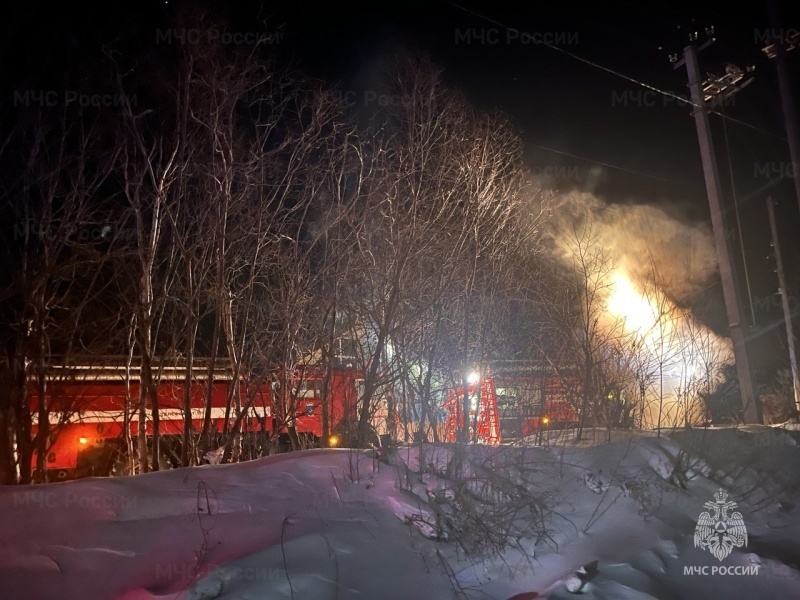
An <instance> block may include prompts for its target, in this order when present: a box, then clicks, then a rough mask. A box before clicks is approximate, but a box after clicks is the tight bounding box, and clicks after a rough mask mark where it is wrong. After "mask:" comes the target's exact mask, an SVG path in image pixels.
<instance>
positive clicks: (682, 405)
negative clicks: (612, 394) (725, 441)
mask: <svg viewBox="0 0 800 600" xmlns="http://www.w3.org/2000/svg"><path fill="white" fill-rule="evenodd" d="M548 228H549V229H548V234H549V236H548V237H549V239H550V241H551V244H552V249H553V251H554V252H555V254H556V256H558V257H559V258H561V259H562V260H563V262H564V263H565V265H567V266H569V265H572V264H574V257H575V251H576V240H577V239H579V240H581V242H580V243H583V244H586V245H589V246H591V247H592V249H591V251H592V252H599V253H600V254H601V255H602V257H603V260H604V261H606V262H607V263H608V264H604V266H603V269H604V271H603V274H602V279H603V280H604V282H603V285H604V288H603V290H602V292H603V293H602V294H601V295H600V296H598V297H599V298H601V300H600V301H602V302H604V303H605V305H604V306H603V307H602V309H603V311H604V314H603V315H602V322H603V323H604V324H605V326H606V327H607V328H608V329H609V330H613V331H617V330H619V331H622V332H623V333H624V335H626V336H628V345H629V346H630V347H632V348H633V347H635V348H638V350H637V352H638V353H639V354H640V355H639V357H638V358H637V360H639V361H642V360H644V361H645V362H646V363H647V364H648V365H649V367H648V368H647V370H649V371H650V374H649V384H648V387H649V389H648V393H647V399H646V406H647V408H646V409H645V410H646V413H645V415H644V424H645V426H648V425H651V426H652V425H655V424H656V423H658V422H660V423H661V424H662V425H663V424H668V423H672V424H674V423H677V422H682V421H683V420H684V419H686V420H687V422H688V421H696V420H698V419H699V418H700V416H702V414H703V408H702V404H701V403H700V401H699V395H700V393H702V392H708V391H711V390H712V389H713V388H714V387H716V385H717V384H718V383H719V379H718V372H719V367H721V366H722V364H724V363H727V362H730V361H731V360H732V359H733V354H732V348H731V343H730V340H728V339H726V338H722V337H720V336H718V335H716V334H715V333H714V332H713V331H711V330H710V329H709V328H707V327H705V326H704V325H703V324H701V323H699V322H698V321H697V319H696V318H695V316H694V315H693V314H692V312H691V310H690V309H688V308H687V307H686V306H685V303H686V301H687V300H688V299H689V298H690V297H691V295H692V293H693V292H695V291H696V290H697V289H698V288H699V287H701V286H704V284H705V283H706V282H707V280H708V279H709V277H710V276H711V275H712V274H713V273H714V272H715V270H716V267H717V264H716V256H715V251H714V245H713V237H712V235H711V232H710V231H709V229H708V228H707V227H703V226H700V225H697V224H692V223H689V222H688V221H686V220H683V219H681V218H679V217H678V216H675V215H670V214H668V213H667V212H666V211H665V210H664V209H662V208H659V207H657V206H652V205H609V204H607V203H605V202H603V201H602V200H600V199H598V198H597V197H596V196H594V195H593V194H590V193H587V192H578V191H575V192H570V193H567V194H563V195H561V196H559V197H558V198H557V201H556V203H555V206H554V208H553V214H552V218H551V219H550V221H549V222H548ZM642 352H644V354H645V355H644V356H642V355H641V353H642ZM656 382H658V385H655V384H656ZM642 385H643V384H642ZM690 415H691V417H690Z"/></svg>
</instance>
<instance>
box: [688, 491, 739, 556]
mask: <svg viewBox="0 0 800 600" xmlns="http://www.w3.org/2000/svg"><path fill="white" fill-rule="evenodd" d="M714 498H716V501H715V502H706V503H705V504H704V505H703V506H705V507H706V508H708V509H709V510H713V511H714V516H713V517H712V516H711V514H710V513H707V512H704V513H702V514H701V515H700V518H699V519H697V527H695V528H694V546H695V548H703V549H704V550H708V551H709V552H711V554H713V555H714V556H716V557H717V559H718V560H719V561H720V562H722V560H723V559H724V558H725V557H727V556H728V555H729V554H730V553H731V552H732V551H733V549H734V548H741V547H742V546H745V547H747V528H745V526H744V520H743V519H742V513H740V512H735V513H733V514H731V515H730V516H728V511H729V510H731V509H733V508H736V507H737V506H738V505H737V504H736V502H728V494H727V493H726V492H725V491H724V490H720V491H718V492H717V493H716V494H714Z"/></svg>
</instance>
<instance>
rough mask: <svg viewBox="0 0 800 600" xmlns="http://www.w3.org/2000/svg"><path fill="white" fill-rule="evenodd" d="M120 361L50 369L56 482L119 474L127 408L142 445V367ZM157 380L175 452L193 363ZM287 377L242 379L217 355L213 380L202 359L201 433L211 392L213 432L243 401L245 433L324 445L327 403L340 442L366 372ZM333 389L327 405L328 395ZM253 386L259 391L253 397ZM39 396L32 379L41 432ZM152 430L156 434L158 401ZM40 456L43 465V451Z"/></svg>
mask: <svg viewBox="0 0 800 600" xmlns="http://www.w3.org/2000/svg"><path fill="white" fill-rule="evenodd" d="M114 363H115V361H113V360H107V361H104V362H103V363H102V364H83V365H70V366H68V367H67V366H60V367H52V368H51V369H50V370H49V372H48V376H47V385H46V392H45V401H46V405H47V410H48V415H49V421H50V432H51V435H50V439H49V440H48V448H47V471H48V479H49V480H51V481H52V480H59V479H71V478H74V477H82V476H87V475H107V474H109V473H111V472H112V470H113V466H114V463H115V461H117V460H119V459H120V457H121V456H123V455H124V453H125V451H126V444H125V440H124V438H125V436H124V428H125V421H126V419H125V407H126V406H127V407H128V419H127V426H128V428H129V430H130V436H131V438H132V441H133V443H134V445H135V444H136V443H137V437H138V428H139V412H138V410H137V407H138V403H139V379H138V371H137V370H136V369H133V370H132V371H131V372H130V373H128V372H127V370H126V367H125V365H124V364H120V361H116V364H114ZM157 380H158V383H157V385H156V387H155V389H156V394H157V403H158V407H159V410H158V414H159V434H160V436H161V440H162V446H163V447H164V448H168V449H169V448H171V449H173V450H174V449H175V448H179V447H180V443H181V439H182V434H183V429H184V422H185V408H184V406H185V400H186V384H185V380H186V367H185V365H176V366H159V368H158V375H157ZM209 380H210V381H211V384H210V388H211V389H210V390H209ZM280 380H281V378H280V377H279V376H275V377H272V378H271V381H268V382H266V383H264V384H263V385H260V386H258V387H257V389H255V390H254V389H252V386H249V387H248V385H247V381H245V380H244V379H243V380H241V381H239V382H238V385H234V383H235V382H234V378H233V376H232V370H231V369H230V367H229V366H228V365H227V364H225V362H224V361H217V366H216V367H215V368H214V369H213V376H211V377H210V378H209V366H208V362H207V361H203V360H198V361H196V363H195V366H194V367H193V369H192V383H191V386H190V391H189V392H190V398H191V422H192V423H191V424H192V431H193V433H197V432H200V431H202V428H203V421H204V419H205V416H206V405H207V401H208V399H209V398H210V411H209V413H210V418H211V420H210V425H211V427H210V430H211V432H213V433H217V434H221V433H222V432H223V431H224V430H226V422H227V425H228V428H230V426H232V425H233V423H234V421H235V418H236V411H235V407H236V406H237V405H238V406H239V407H241V408H245V407H247V414H246V416H245V417H244V418H243V420H242V423H241V432H242V434H243V435H244V436H264V438H263V439H266V438H267V437H269V438H270V439H273V438H274V439H275V440H279V439H283V438H285V437H286V432H287V430H288V429H289V428H291V427H293V428H294V431H295V432H296V433H297V434H298V435H299V436H303V438H304V439H305V440H306V442H307V443H309V444H314V443H319V440H320V438H321V436H322V433H323V427H322V418H323V417H322V412H323V409H324V408H327V410H328V411H329V424H330V429H331V432H332V434H334V435H332V436H331V439H330V440H329V441H330V442H331V445H336V442H337V439H336V436H335V434H336V432H337V429H336V427H337V425H339V424H341V423H343V422H349V421H350V420H352V419H348V417H351V416H352V415H354V414H355V407H356V400H357V394H358V386H359V383H360V381H361V376H360V373H359V372H358V371H356V370H354V369H336V370H334V371H332V372H331V373H330V375H329V376H328V377H327V379H326V377H325V375H324V373H323V372H322V371H321V370H319V369H315V368H307V369H297V370H295V371H294V372H293V374H292V377H291V378H290V386H289V387H288V389H286V390H285V392H283V393H282V392H281V386H280V385H279V383H278V382H279V381H280ZM326 387H327V398H328V402H327V403H325V402H324V400H323V397H324V396H325V394H324V390H325V388H326ZM209 391H210V395H209ZM248 391H249V392H250V393H252V394H254V396H253V398H252V401H251V402H250V403H248V396H247V394H248ZM237 395H238V398H237V397H236V396H237ZM126 399H127V400H126ZM39 402H40V398H39V393H38V390H37V388H36V386H33V385H32V386H31V388H30V406H31V413H32V415H33V416H34V425H33V431H32V433H33V434H34V435H35V434H36V432H37V425H36V420H35V417H36V415H37V412H38V407H39ZM146 431H147V436H148V440H150V439H151V436H152V434H153V423H152V410H151V407H150V402H148V408H147V422H146ZM33 461H34V465H33V466H34V468H35V466H36V465H35V461H36V458H35V456H34V458H33Z"/></svg>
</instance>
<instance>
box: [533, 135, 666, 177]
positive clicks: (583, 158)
mask: <svg viewBox="0 0 800 600" xmlns="http://www.w3.org/2000/svg"><path fill="white" fill-rule="evenodd" d="M526 145H528V146H533V147H534V148H541V149H542V150H547V151H548V152H554V153H555V154H562V155H563V156H569V157H570V158H577V159H578V160H584V161H586V162H590V163H593V164H595V165H600V166H602V167H609V168H611V169H617V170H619V171H625V172H626V173H632V174H634V175H641V176H642V177H649V178H650V179H655V180H657V181H664V182H667V183H669V182H671V181H672V180H671V179H666V178H664V177H658V176H657V175H650V174H649V173H642V172H641V171H634V170H633V169H626V168H625V167H618V166H617V165H612V164H611V163H607V162H602V161H599V160H593V159H591V158H585V157H583V156H578V155H577V154H570V153H569V152H564V151H563V150H556V149H555V148H548V147H547V146H541V145H539V144H534V143H532V142H526Z"/></svg>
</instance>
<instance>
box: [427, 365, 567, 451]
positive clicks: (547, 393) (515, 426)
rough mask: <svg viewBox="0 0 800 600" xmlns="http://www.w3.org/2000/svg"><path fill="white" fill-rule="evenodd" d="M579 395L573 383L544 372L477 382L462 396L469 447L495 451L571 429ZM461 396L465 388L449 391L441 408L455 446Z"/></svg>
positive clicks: (499, 374)
mask: <svg viewBox="0 0 800 600" xmlns="http://www.w3.org/2000/svg"><path fill="white" fill-rule="evenodd" d="M475 378H476V379H477V376H476V377H475ZM578 389H579V380H578V379H577V378H576V377H572V376H565V375H563V374H561V375H557V374H555V373H553V372H552V371H550V370H548V369H540V370H538V371H537V370H532V369H525V370H517V372H514V370H506V371H498V372H497V374H496V375H495V374H492V375H487V376H484V377H481V378H480V379H479V381H475V382H474V383H470V384H468V386H467V390H466V391H467V394H468V402H469V406H470V410H469V424H470V425H469V436H470V437H469V441H471V442H476V443H482V444H488V445H497V444H502V443H506V442H511V441H514V440H518V439H521V438H524V437H529V436H534V435H537V434H539V433H541V432H543V431H546V430H550V429H564V428H568V427H572V426H575V425H577V423H578V415H577V412H576V410H575V407H574V402H575V400H576V398H577V397H578V395H577V394H578ZM464 391H465V390H464V387H463V386H458V387H455V388H453V389H451V390H450V391H449V393H448V395H447V399H446V401H445V403H444V405H443V408H444V409H445V410H446V414H447V417H446V421H445V435H446V439H447V441H456V440H457V439H458V432H459V431H461V429H462V428H463V424H464V420H463V413H464V409H463V407H464Z"/></svg>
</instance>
